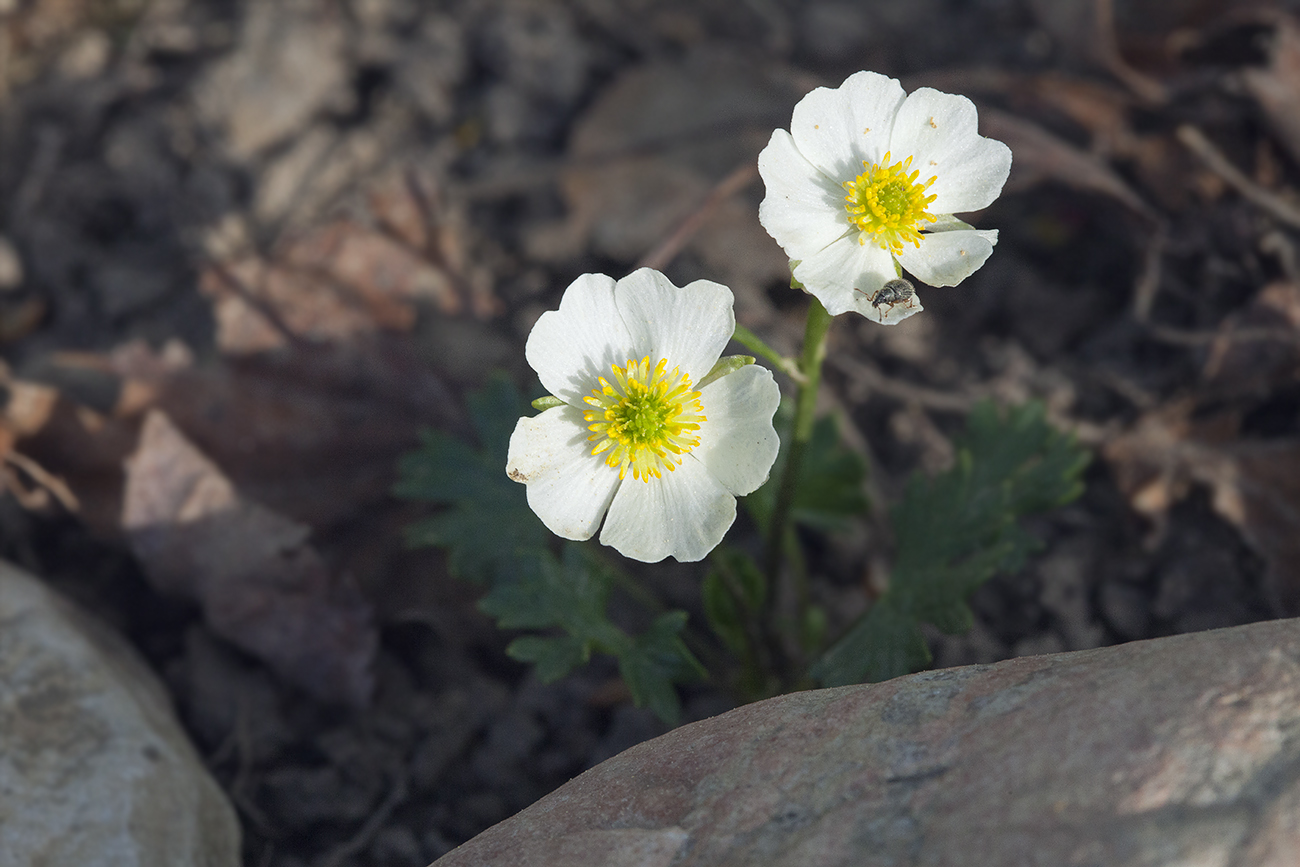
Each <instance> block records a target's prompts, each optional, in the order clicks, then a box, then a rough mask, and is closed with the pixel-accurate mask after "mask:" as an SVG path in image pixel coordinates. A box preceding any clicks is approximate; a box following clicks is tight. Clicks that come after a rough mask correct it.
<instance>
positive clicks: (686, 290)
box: [614, 268, 736, 382]
mask: <svg viewBox="0 0 1300 867" xmlns="http://www.w3.org/2000/svg"><path fill="white" fill-rule="evenodd" d="M614 298H615V302H616V303H617V304H618V309H619V312H620V313H621V314H622V317H623V321H624V322H625V323H626V324H627V328H628V331H629V333H630V334H631V338H632V339H631V343H630V344H629V348H630V349H631V350H633V351H632V352H631V354H629V355H628V356H627V358H625V359H623V360H624V361H627V360H628V358H634V359H635V360H637V361H640V360H641V357H642V356H645V355H649V356H650V362H651V363H652V364H653V363H654V362H656V361H658V360H659V359H661V358H666V359H668V369H669V370H672V368H674V367H680V368H681V369H682V372H683V373H685V374H687V375H689V376H690V378H691V381H692V382H699V381H700V380H701V379H703V378H704V375H705V374H707V373H708V372H709V371H710V370H712V369H713V365H714V364H715V363H716V362H717V360H718V356H720V355H722V349H723V347H725V346H726V345H727V341H728V340H730V339H731V335H732V334H733V333H735V330H736V315H735V313H734V312H732V304H733V303H734V299H733V297H732V295H731V290H730V289H728V288H727V287H726V286H723V285H722V284H721V283H714V282H712V281H710V280H696V281H695V282H694V283H690V284H688V285H686V286H683V287H682V288H680V289H679V288H677V287H676V286H674V285H673V284H672V281H670V280H669V279H668V278H667V277H665V276H664V275H663V274H660V273H659V272H658V271H652V270H651V269H649V268H641V269H640V270H637V271H633V272H632V273H631V274H629V275H627V276H626V277H624V278H623V279H622V280H619V281H618V285H617V286H616V287H615V289H614Z"/></svg>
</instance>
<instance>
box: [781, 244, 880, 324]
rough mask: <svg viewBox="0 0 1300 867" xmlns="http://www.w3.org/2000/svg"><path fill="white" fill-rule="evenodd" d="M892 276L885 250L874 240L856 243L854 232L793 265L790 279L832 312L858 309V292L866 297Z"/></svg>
mask: <svg viewBox="0 0 1300 867" xmlns="http://www.w3.org/2000/svg"><path fill="white" fill-rule="evenodd" d="M896 276H898V275H897V272H896V271H895V270H894V259H893V257H892V256H890V255H889V251H888V250H882V249H881V248H880V247H877V246H876V245H875V244H870V243H868V244H859V243H858V239H857V237H856V236H849V237H846V238H841V239H840V240H838V241H836V242H835V243H834V244H831V245H830V246H829V247H827V248H826V249H825V250H822V251H821V252H820V253H817V254H816V255H813V256H809V257H808V258H807V259H804V260H803V261H801V262H800V263H799V264H798V265H796V266H795V269H794V279H796V280H798V281H799V282H800V283H802V284H803V285H804V288H805V289H807V290H808V291H809V292H810V293H812V294H813V295H814V296H816V298H817V300H818V301H820V302H821V303H822V304H823V305H824V306H825V307H826V310H827V312H828V313H830V314H831V315H832V316H839V315H840V314H841V313H847V312H848V311H850V310H856V309H858V304H859V302H860V301H861V299H862V295H864V294H865V295H866V296H867V297H868V298H870V297H871V296H873V295H874V294H875V293H876V292H877V291H878V290H879V289H880V287H881V286H883V285H885V281H886V280H892V279H893V278H894V277H896Z"/></svg>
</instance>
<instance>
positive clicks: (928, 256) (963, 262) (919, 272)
mask: <svg viewBox="0 0 1300 867" xmlns="http://www.w3.org/2000/svg"><path fill="white" fill-rule="evenodd" d="M921 237H922V239H923V240H922V241H921V247H920V249H917V248H915V247H912V246H910V245H909V246H905V247H903V255H901V256H899V257H898V261H899V262H900V263H902V265H903V267H904V268H906V269H907V271H908V273H910V274H912V276H914V277H916V279H918V280H920V281H922V282H923V283H929V284H930V285H931V286H956V285H957V284H958V283H960V282H961V281H963V280H965V279H966V278H967V277H969V276H970V275H971V274H974V273H975V272H976V271H978V270H979V267H980V266H981V265H983V264H984V262H985V261H987V260H988V258H989V256H991V255H992V254H993V245H994V244H996V243H997V242H998V232H997V229H954V230H953V231H950V232H930V233H927V234H925V235H922V236H921Z"/></svg>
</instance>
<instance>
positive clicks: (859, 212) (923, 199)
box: [843, 151, 938, 256]
mask: <svg viewBox="0 0 1300 867" xmlns="http://www.w3.org/2000/svg"><path fill="white" fill-rule="evenodd" d="M862 166H863V168H865V169H866V171H864V172H863V173H862V174H860V175H858V176H857V177H856V178H854V179H853V180H851V181H845V182H844V185H843V186H844V189H846V190H848V191H849V194H848V195H847V196H845V197H844V201H845V202H847V204H846V205H845V206H844V207H845V210H847V211H848V212H849V220H850V221H851V222H852V223H853V225H855V226H857V227H858V230H859V234H858V243H859V244H865V243H867V241H868V240H869V241H871V242H872V243H873V244H876V245H877V246H879V247H881V248H882V249H885V250H888V251H889V252H890V253H892V254H893V255H895V256H898V255H899V254H901V253H902V252H903V244H904V243H909V244H912V245H913V246H915V247H920V246H921V229H923V228H925V225H926V224H928V223H933V222H934V221H935V220H936V219H938V218H937V217H935V216H934V215H933V214H931V213H930V212H929V211H927V210H926V208H928V207H929V206H930V203H931V202H933V201H934V200H935V199H936V198H937V196H933V195H931V196H927V195H926V194H925V191H926V190H928V189H929V188H930V185H931V184H933V183H934V182H935V180H936V178H937V177H938V176H937V175H936V176H933V177H931V178H930V179H929V180H928V181H924V182H919V181H917V178H918V177H919V176H920V174H921V173H920V172H919V171H913V172H911V173H910V174H909V173H908V169H909V168H911V167H912V158H911V157H910V156H909V157H908V158H907V159H905V160H903V161H902V162H901V163H892V164H891V163H890V162H889V153H888V151H886V153H885V156H884V157H883V158H882V159H881V160H880V162H878V163H868V162H867V161H866V160H863V161H862Z"/></svg>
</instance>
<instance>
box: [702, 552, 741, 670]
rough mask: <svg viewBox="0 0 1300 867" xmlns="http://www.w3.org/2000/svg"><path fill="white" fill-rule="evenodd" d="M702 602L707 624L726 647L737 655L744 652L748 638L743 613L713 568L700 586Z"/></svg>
mask: <svg viewBox="0 0 1300 867" xmlns="http://www.w3.org/2000/svg"><path fill="white" fill-rule="evenodd" d="M700 593H701V596H702V597H703V602H704V616H705V617H706V618H707V619H708V621H709V626H711V627H712V628H713V631H714V632H715V633H716V634H717V636H718V638H720V639H722V643H723V644H724V645H726V647H727V649H728V650H730V651H731V652H732V653H734V654H736V655H737V656H739V655H741V654H742V653H744V652H745V647H746V646H747V645H748V644H749V640H748V639H747V638H746V637H745V626H744V614H743V613H742V612H741V609H740V605H739V604H738V603H737V601H736V597H735V596H734V595H733V594H732V592H731V591H730V590H728V589H727V584H726V582H725V581H724V580H723V578H722V576H721V575H720V574H719V573H718V572H717V571H716V570H715V571H711V572H709V574H708V575H705V576H704V584H703V585H701V587H700Z"/></svg>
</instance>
